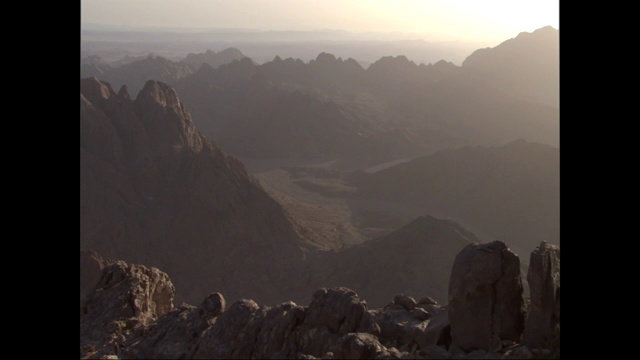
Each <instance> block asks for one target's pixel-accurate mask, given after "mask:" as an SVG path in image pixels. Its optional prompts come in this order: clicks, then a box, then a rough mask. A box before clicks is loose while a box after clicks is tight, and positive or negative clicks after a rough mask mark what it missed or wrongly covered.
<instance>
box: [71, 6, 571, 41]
mask: <svg viewBox="0 0 640 360" xmlns="http://www.w3.org/2000/svg"><path fill="white" fill-rule="evenodd" d="M558 6H559V0H81V19H82V23H92V24H105V25H107V24H108V25H124V26H134V27H138V26H140V27H162V28H174V27H175V28H216V29H220V28H236V29H237V28H243V29H260V30H317V29H336V30H347V31H352V32H368V31H376V32H407V33H421V34H425V38H427V39H428V40H434V39H443V40H476V41H502V40H506V39H508V38H512V37H514V36H516V35H517V34H518V33H520V32H522V31H528V32H530V31H533V30H535V29H538V28H540V27H543V26H546V25H551V26H553V27H554V28H556V29H559V16H558V13H559V9H558Z"/></svg>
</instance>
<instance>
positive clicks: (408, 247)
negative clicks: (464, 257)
mask: <svg viewBox="0 0 640 360" xmlns="http://www.w3.org/2000/svg"><path fill="white" fill-rule="evenodd" d="M475 242H480V239H478V238H477V237H476V236H475V235H473V234H472V233H470V232H469V231H468V230H466V229H464V228H462V227H461V226H460V225H458V224H456V223H455V222H453V221H450V220H441V219H436V218H434V217H432V216H421V217H419V218H417V219H416V220H414V221H412V222H411V223H409V224H407V225H406V226H404V227H402V228H400V229H398V230H396V231H394V232H393V233H391V234H389V235H387V236H384V237H382V238H378V239H374V240H370V241H367V242H365V243H364V244H362V245H359V246H356V247H353V248H349V249H346V250H344V251H341V252H338V253H333V252H329V253H325V254H321V256H319V257H318V258H314V259H313V264H314V265H315V267H313V268H312V269H313V270H312V271H311V273H313V274H318V275H316V276H317V277H318V278H320V279H321V280H320V281H318V285H321V286H345V287H348V288H350V289H353V290H355V291H356V292H357V293H358V294H361V296H363V297H364V296H366V297H367V301H368V302H369V304H370V305H371V306H384V305H385V304H386V303H387V302H388V301H389V299H390V298H392V297H393V296H394V295H393V294H401V293H405V294H408V295H411V296H413V297H416V298H420V297H424V296H430V297H432V298H434V299H436V300H437V301H438V302H442V303H445V304H446V303H447V302H448V299H447V293H448V284H449V277H450V276H451V267H452V266H453V260H454V259H455V257H456V254H458V252H460V250H462V248H464V247H465V246H466V245H468V244H470V243H475Z"/></svg>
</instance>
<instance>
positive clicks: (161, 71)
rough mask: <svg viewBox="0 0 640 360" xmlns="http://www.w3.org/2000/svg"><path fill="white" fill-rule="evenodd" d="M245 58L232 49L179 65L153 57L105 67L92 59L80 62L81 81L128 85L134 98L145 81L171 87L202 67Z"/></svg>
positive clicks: (192, 57)
mask: <svg viewBox="0 0 640 360" xmlns="http://www.w3.org/2000/svg"><path fill="white" fill-rule="evenodd" d="M245 58H246V56H244V54H242V53H241V52H240V51H239V50H238V49H235V48H228V49H225V50H222V51H220V52H217V53H216V52H214V51H211V50H207V52H205V53H200V54H193V53H190V54H188V55H187V57H186V58H185V59H184V60H182V61H180V62H175V61H171V60H169V59H166V58H164V57H161V56H155V55H153V54H150V55H147V56H125V57H124V58H123V59H121V60H118V61H114V62H113V63H107V62H106V61H104V60H102V59H101V58H100V57H97V56H92V57H84V58H82V59H81V68H80V77H81V78H88V77H92V76H99V77H100V79H103V80H105V81H107V82H109V83H110V84H112V85H113V86H114V87H115V88H119V87H120V86H122V85H127V86H128V88H129V89H130V91H131V92H132V93H134V94H137V93H138V91H140V89H142V87H143V86H144V84H145V83H146V82H147V81H148V80H155V81H161V82H164V83H167V84H171V85H174V84H175V83H176V82H177V81H178V80H179V79H181V78H183V77H185V76H187V75H190V74H193V73H195V72H197V71H198V69H199V68H200V66H201V65H202V64H207V65H209V66H212V67H213V68H217V67H219V66H220V65H223V64H226V63H230V62H232V61H233V60H239V59H245Z"/></svg>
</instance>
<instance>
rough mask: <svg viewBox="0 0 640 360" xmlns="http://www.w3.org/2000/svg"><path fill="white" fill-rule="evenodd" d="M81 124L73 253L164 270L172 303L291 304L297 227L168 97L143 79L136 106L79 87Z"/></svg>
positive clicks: (105, 87)
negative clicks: (245, 300)
mask: <svg viewBox="0 0 640 360" xmlns="http://www.w3.org/2000/svg"><path fill="white" fill-rule="evenodd" d="M80 121H81V142H80V166H81V189H80V191H81V193H80V196H81V201H80V211H81V217H80V219H81V248H83V249H92V250H95V251H97V252H98V253H99V254H101V255H103V256H106V257H110V258H118V259H123V260H126V261H133V262H139V263H144V264H148V265H150V266H158V267H162V268H163V269H165V271H167V272H168V273H169V274H170V275H171V277H172V279H173V281H174V283H175V285H176V288H177V290H178V294H179V295H178V296H179V298H178V299H179V300H188V301H196V300H199V299H201V298H202V296H204V295H206V293H207V291H208V290H210V289H219V290H221V291H225V293H227V294H229V296H230V297H231V298H235V297H236V296H239V295H240V290H239V289H243V295H245V294H246V289H253V290H251V291H249V294H246V295H251V296H252V297H255V298H256V299H260V301H271V302H275V301H281V300H284V299H285V298H289V297H292V296H294V294H295V293H296V290H297V289H296V286H295V285H292V284H297V283H301V282H302V274H301V270H300V262H301V260H302V258H303V249H304V247H305V245H304V244H303V243H302V242H301V240H300V237H299V236H298V231H299V229H298V227H297V226H296V225H295V224H293V223H292V222H291V221H290V220H289V218H288V216H287V214H286V213H285V211H284V210H283V209H282V208H281V206H280V205H279V204H278V203H276V202H275V201H274V200H273V199H272V198H271V197H269V196H268V195H267V194H266V193H265V192H264V191H263V190H262V188H261V187H260V185H259V184H258V183H257V181H256V180H254V179H253V178H251V177H250V176H249V175H248V174H247V172H246V170H245V168H244V166H243V165H242V164H241V163H240V162H239V161H237V160H236V159H234V158H231V157H228V156H226V155H225V154H223V153H222V152H221V151H220V150H219V149H218V148H217V147H216V146H215V145H213V144H211V143H210V142H209V141H207V139H205V138H204V137H203V136H202V135H200V133H199V132H198V131H197V130H196V129H195V127H194V125H193V122H192V121H191V117H190V114H189V112H188V111H187V110H186V109H185V107H184V105H183V104H182V102H180V100H179V99H178V97H177V94H176V92H175V90H173V89H172V88H171V87H169V86H167V85H165V84H163V83H159V82H154V81H149V82H147V83H146V85H145V86H144V88H143V89H142V90H141V91H140V93H139V94H138V96H137V98H136V100H135V101H134V100H131V98H130V96H129V94H128V91H127V89H126V88H124V87H123V88H122V89H121V90H120V91H119V92H118V93H116V92H115V91H114V90H113V89H112V88H111V86H110V85H109V84H108V83H105V82H102V81H99V80H98V79H96V78H90V79H85V80H81V95H80ZM222 273H224V276H223V275H222ZM285 279H286V281H285Z"/></svg>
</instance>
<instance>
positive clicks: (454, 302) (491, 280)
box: [449, 241, 525, 351]
mask: <svg viewBox="0 0 640 360" xmlns="http://www.w3.org/2000/svg"><path fill="white" fill-rule="evenodd" d="M524 315H525V302H524V297H523V288H522V280H521V277H520V260H519V258H518V256H517V255H516V254H514V253H513V252H511V250H509V248H508V247H507V246H506V245H505V244H504V243H503V242H500V241H494V242H491V243H488V244H471V245H468V246H466V247H465V248H464V249H463V250H462V251H461V252H460V253H459V254H458V256H456V259H455V261H454V263H453V270H452V272H451V281H450V282H449V321H450V323H451V337H452V343H453V344H454V345H456V346H458V347H460V348H462V349H463V350H465V351H472V350H476V349H481V350H486V351H490V350H496V349H499V348H500V346H501V342H502V340H512V341H515V342H519V341H520V339H521V337H522V331H523V329H524Z"/></svg>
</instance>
